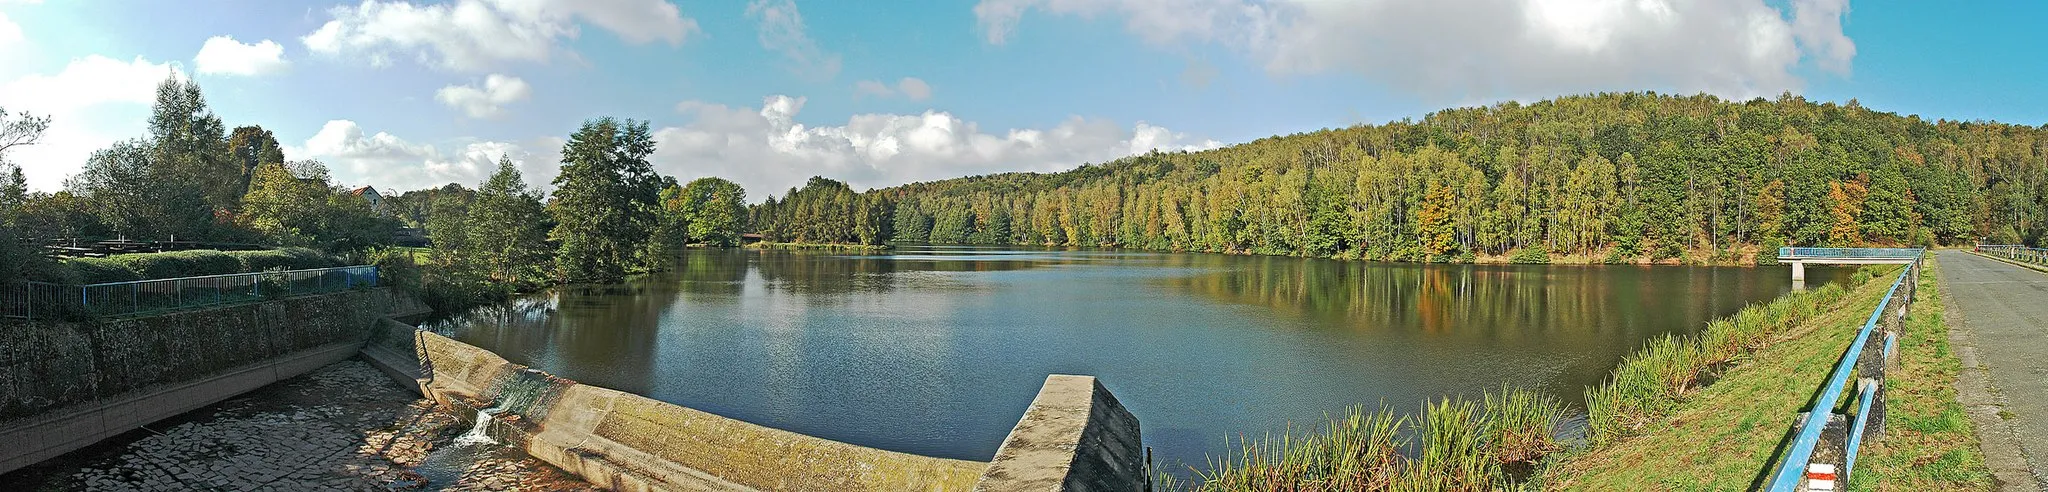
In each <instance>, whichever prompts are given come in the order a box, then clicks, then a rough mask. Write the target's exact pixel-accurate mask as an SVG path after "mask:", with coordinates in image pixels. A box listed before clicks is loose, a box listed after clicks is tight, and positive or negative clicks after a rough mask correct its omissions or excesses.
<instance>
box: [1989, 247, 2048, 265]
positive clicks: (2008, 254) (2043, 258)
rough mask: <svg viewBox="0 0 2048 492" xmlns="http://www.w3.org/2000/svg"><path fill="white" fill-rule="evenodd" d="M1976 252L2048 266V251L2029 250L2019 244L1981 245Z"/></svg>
mask: <svg viewBox="0 0 2048 492" xmlns="http://www.w3.org/2000/svg"><path fill="white" fill-rule="evenodd" d="M1976 251H1977V252H1978V253H1984V254H1987V255H1992V256H1997V257H2000V258H2005V259H2008V260H2012V261H2017V262H2022V263H2033V264H2036V265H2048V249H2041V248H2029V247H2026V246H2020V245H2017V244H1979V245H1977V249H1976Z"/></svg>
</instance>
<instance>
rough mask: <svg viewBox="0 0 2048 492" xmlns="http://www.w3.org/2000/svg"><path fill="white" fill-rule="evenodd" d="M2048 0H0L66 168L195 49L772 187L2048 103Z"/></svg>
mask: <svg viewBox="0 0 2048 492" xmlns="http://www.w3.org/2000/svg"><path fill="white" fill-rule="evenodd" d="M2044 14H2048V7H2044V6H2043V5H2042V4H2041V3H2038V2H2010V3H1998V2H1974V3H1965V4H1947V3H1931V2H1887V3H1859V4H1854V5H1850V4H1848V3H1847V2H1846V1H1845V0H1792V1H1776V0H1774V1H1768V2H1767V1H1762V0H1699V1H1683V0H1550V1H1536V0H1446V1H1431V2H1397V1H1391V0H1361V1H1355V2H1334V1H1312V0H1272V1H1265V0H982V1H979V2H974V1H957V2H951V1H902V2H881V3H875V2H807V1H790V0H773V1H771V0H753V1H747V2H740V1H675V2H667V1H663V0H603V1H597V0H588V1H580V2H578V1H565V0H454V1H428V0H388V1H387V0H368V1H358V2H277V1H254V0H248V1H244V0H204V1H195V2H144V1H136V2H115V1H97V0H78V1H71V0H43V1H24V0H0V107H5V108H6V109H8V110H11V111H16V112H19V111H29V112H31V113H35V114H44V115H50V116H52V117H54V118H55V123H54V124H53V128H52V130H51V132H50V135H49V136H48V138H46V140H45V142H44V143H43V144H41V145H37V146H34V147H29V148H26V149H23V150H19V151H16V152H13V153H11V155H8V156H5V157H6V159H8V160H9V161H12V162H15V163H18V164H20V165H22V166H23V167H24V169H26V170H27V172H28V175H29V180H30V182H31V184H32V186H34V187H35V188H38V189H42V190H55V189H58V188H59V187H61V182H62V180H63V178H64V176H66V175H69V174H71V173H73V172H76V170H77V169H78V168H79V166H80V165H82V164H83V162H84V161H85V159H86V158H87V156H89V155H90V153H91V152H92V151H93V150H94V149H98V148H102V147H105V146H106V145H107V144H109V143H111V142H113V141H115V140H117V139H123V138H132V137H138V136H141V135H142V133H143V119H144V118H145V117H146V114H147V110H148V101H149V98H150V97H151V96H152V88H153V86H154V85H155V84H156V83H157V82H158V81H161V80H162V79H163V78H164V77H165V76H168V75H169V74H171V73H173V72H174V71H175V72H176V73H178V74H180V75H179V76H181V77H192V78H195V79H196V80H198V81H199V82H200V84H201V85H202V86H203V87H204V88H205V90H206V93H207V96H208V98H209V102H210V103H211V104H212V107H213V109H214V110H215V111H216V112H217V113H218V114H219V115H220V116H221V117H222V118H223V119H224V120H225V121H226V122H227V123H228V124H229V125H230V126H239V125H250V124H255V125H261V126H263V127H264V128H267V129H270V130H272V131H273V132H275V133H276V135H277V137H278V139H279V140H280V141H282V142H283V143H284V144H285V145H286V147H287V148H286V150H287V154H288V156H287V157H288V158H290V159H319V160H321V161H323V162H326V163H327V164H328V165H329V166H330V167H331V168H333V170H334V175H335V176H336V178H337V179H338V180H340V181H343V182H346V183H348V184H354V185H362V184H368V185H375V186H377V187H379V188H380V189H383V190H386V191H387V192H388V191H398V190H407V189H416V188H421V187H427V186H436V185H439V184H444V183H448V182H460V183H464V184H466V185H474V184H475V183H477V182H478V181H481V180H482V178H483V177H484V175H485V174H487V173H488V171H489V170H490V169H491V167H492V163H493V162H494V161H495V160H496V159H497V157H498V156H499V155H507V156H510V157H511V158H513V159H514V160H515V161H518V162H519V163H520V166H521V167H522V169H525V170H526V171H527V173H528V180H529V181H530V182H533V183H534V184H536V185H544V184H545V183H546V182H547V180H548V179H550V178H551V177H552V176H553V175H554V169H555V168H556V167H557V166H558V162H557V161H558V159H559V155H558V154H557V151H558V150H559V148H560V145H561V138H562V137H563V136H566V135H567V134H568V133H569V132H571V131H573V130H574V129H575V127H576V126H577V124H578V123H579V122H581V121H583V120H584V119H586V118H590V117H594V116H601V115H612V116H619V117H627V118H636V119H646V120H650V121H651V123H652V126H653V127H655V128H656V129H657V137H658V140H659V144H660V150H659V151H658V152H657V154H656V156H655V159H654V160H655V163H656V166H657V167H658V168H659V169H660V170H661V171H662V172H664V173H668V174H673V175H677V176H678V177H680V178H683V179H689V178H694V177H699V176H707V175H717V176H724V177H728V178H732V179H735V180H736V181H739V182H740V183H741V184H743V185H745V186H746V187H747V188H748V191H749V193H750V197H751V198H753V199H755V200H758V199H760V198H763V197H765V196H766V195H768V194H780V193H781V190H784V189H787V188H788V187H790V186H794V185H798V184H800V183H801V182H802V180H803V179H804V178H806V177H808V176H811V175H814V174H819V175H825V176H828V177H833V178H838V179H843V180H847V181H849V182H852V183H853V184H854V185H856V186H857V187H875V186H888V185H894V184H900V183H905V182H910V181H919V180H931V179H942V178H947V177H954V176H962V175H969V174H980V173H987V172H999V171H1012V170H1023V171H1051V170H1059V169H1066V168H1071V167H1073V166H1076V165H1079V164H1081V163H1084V162H1100V161H1104V160H1109V159H1114V158H1117V157H1120V156H1124V155H1130V154H1132V153H1138V152H1144V151H1147V150H1150V149H1155V148H1156V149H1166V150H1177V149H1200V148H1208V147H1213V146H1217V145H1227V144H1230V143H1238V142H1245V141H1249V140H1253V139H1257V138H1261V137H1265V136H1270V135H1276V134H1287V133H1294V132H1300V131H1309V130H1315V129H1319V128H1325V127H1340V126H1346V125H1351V124H1357V123H1373V122H1384V121H1388V120H1395V119H1400V118H1404V117H1413V116H1419V115H1421V114H1424V113H1427V112H1428V111H1431V110H1434V109H1439V108H1443V107H1448V106H1456V105H1471V104H1487V103H1492V102H1496V101H1500V100H1504V99H1519V100H1525V101H1527V100H1536V99H1542V98H1546V97H1550V96H1555V95H1559V94H1571V93H1583V92H1589V91H1601V90H1657V91H1660V92H1682V93H1691V92H1708V93H1712V94H1717V95H1722V96H1727V97H1748V96H1755V95H1775V94H1777V93H1779V92H1781V91H1792V92H1795V93H1802V94H1806V95H1807V96H1809V97H1812V98H1817V99H1825V100H1837V101H1841V100H1847V99H1850V98H1855V99H1858V100H1859V101H1860V102H1861V103H1862V104H1863V105H1865V106H1867V107H1871V108H1875V109H1879V110H1885V111H1895V112H1899V113H1902V114H1920V115H1923V116H1925V117H1929V118H1949V119H1966V120H1967V119H1994V120H1999V121H2006V122H2014V123H2023V124H2029V125H2038V124H2042V123H2043V122H2044V121H2048V96H2043V95H2042V94H2041V92H2040V91H2038V90H2035V87H2036V86H2037V85H2038V81H2039V80H2042V76H2043V75H2044V71H2048V63H2044V62H2048V60H2044V59H2043V58H2044V56H2048V55H2044V54H2043V53H2044V51H2043V50H2042V49H2041V48H2042V47H2044V46H2048V42H2044V41H2048V40H2044V39H2043V38H2044V34H2042V33H2041V30H2039V29H2034V28H2033V26H2030V25H2029V23H2030V21H2031V20H2034V19H2041V18H2048V16H2044Z"/></svg>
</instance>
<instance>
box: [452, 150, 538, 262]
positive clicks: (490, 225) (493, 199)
mask: <svg viewBox="0 0 2048 492" xmlns="http://www.w3.org/2000/svg"><path fill="white" fill-rule="evenodd" d="M547 220H548V217H547V210H546V209H545V208H544V207H543V206H542V205H541V201H540V193H537V192H534V191H533V190H531V189H528V188H527V186H526V181H525V178H523V177H521V176H520V174H519V168H517V167H514V166H513V165H512V160H511V159H510V158H509V157H505V156H499V157H498V172H496V173H492V174H491V178H490V179H489V180H487V181H484V184H483V186H481V187H478V188H477V190H476V200H475V201H473V202H472V203H471V204H470V206H469V221H468V228H469V245H470V246H471V247H472V248H473V249H475V251H476V252H477V256H478V257H479V258H480V259H481V260H482V263H483V267H484V269H485V270H486V271H487V272H489V274H490V276H491V278H493V279H497V280H501V281H534V282H538V281H543V280H546V278H547V276H546V272H547V271H548V270H551V269H552V268H553V265H552V264H551V263H550V261H549V260H550V258H549V256H550V255H551V254H553V252H552V251H549V250H548V243H547V234H548V230H547V224H546V223H547Z"/></svg>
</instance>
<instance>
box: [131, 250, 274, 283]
mask: <svg viewBox="0 0 2048 492" xmlns="http://www.w3.org/2000/svg"><path fill="white" fill-rule="evenodd" d="M107 259H108V260H112V261H114V262H116V263H118V264H121V265H123V266H126V267H128V269H129V270H132V271H134V272H135V274H137V275H141V276H142V278H147V279H156V278H178V277H198V276H202V275H221V274H228V273H241V272H242V260H238V259H235V257H233V256H228V254H227V253H223V252H220V251H215V250H210V249H196V250H191V251H173V252H169V253H143V254H131V255H114V256H109V257H107Z"/></svg>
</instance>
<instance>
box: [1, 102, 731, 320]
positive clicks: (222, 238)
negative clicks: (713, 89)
mask: <svg viewBox="0 0 2048 492" xmlns="http://www.w3.org/2000/svg"><path fill="white" fill-rule="evenodd" d="M49 125H50V120H49V118H48V117H38V116H34V115H28V114H16V113H9V112H7V111H6V110H5V109H4V108H0V248H4V249H5V251H0V253H5V254H0V281H7V280H12V279H17V278H31V279H36V280H46V281H48V280H59V281H61V280H62V278H61V275H60V274H59V273H60V272H61V270H62V269H61V268H49V267H53V266H56V264H55V263H54V262H47V261H41V260H40V256H41V255H38V254H35V252H34V250H33V248H35V247H38V246H39V245H40V244H47V243H53V242H69V241H96V240H103V239H116V238H122V239H130V240H143V241H163V240H178V241H201V242H215V243H243V244H259V245H266V246H280V247H282V246H304V247H313V248H317V249H320V250H324V251H326V252H331V253H335V254H339V255H343V256H345V257H349V258H352V259H355V260H358V261H369V262H375V263H379V264H383V265H387V266H390V267H392V270H394V271H404V272H408V273H409V274H411V275H413V276H414V277H417V278H416V279H414V280H412V281H415V282H424V283H427V284H432V285H427V286H426V287H430V288H429V289H427V290H436V289H439V290H448V291H452V293H450V294H448V297H449V298H452V299H455V302H451V303H449V304H460V303H462V302H467V301H472V300H475V299H482V298H489V297H493V296H496V295H502V294H505V293H509V291H510V289H515V288H519V287H533V286H539V285H544V284H550V283H562V282H611V281H618V280H620V279H623V278H624V277H625V276H626V275H629V274H632V273H636V272H642V271H651V270H659V269H664V268H668V266H669V263H671V262H672V258H673V256H674V255H673V254H672V253H673V251H674V250H675V249H677V248H681V247H683V246H685V245H688V244H705V245H710V246H721V247H724V246H735V245H738V244H739V242H740V235H741V231H742V228H743V227H744V226H745V225H746V224H747V222H748V216H747V214H748V211H747V208H746V192H745V191H744V190H742V189H741V188H740V186H739V185H737V184H734V183H732V182H730V181H727V180H724V179H719V178H702V179H698V180H695V181H691V182H689V183H687V184H680V183H677V181H676V180H675V178H673V177H668V176H662V175H660V174H658V173H656V172H655V171H654V169H653V167H652V165H651V164H650V163H649V162H648V160H647V158H648V156H650V155H652V154H653V153H654V150H655V143H654V140H653V138H652V134H651V133H650V132H649V130H648V126H647V123H646V122H644V121H633V120H619V119H615V118H609V117H607V118H597V119H593V120H590V121H586V122H584V123H583V124H582V126H581V127H580V128H578V129H577V130H576V132H575V133H573V134H571V135H570V136H569V138H568V141H567V143H566V144H564V145H563V148H562V161H561V163H562V168H561V169H562V171H561V173H560V174H559V175H558V176H557V177H556V178H555V179H554V180H553V182H552V183H551V184H552V187H553V190H552V191H551V192H547V193H543V192H541V191H540V190H536V189H533V188H530V187H528V186H527V185H526V184H525V181H524V177H523V176H521V174H520V172H519V170H518V168H517V167H516V166H514V165H513V163H512V162H511V160H510V159H509V158H507V157H503V156H501V157H500V160H499V163H498V169H497V171H496V172H495V173H494V174H492V175H491V176H490V178H489V179H487V180H485V181H484V182H483V183H480V184H479V185H478V186H477V188H476V189H474V190H472V189H469V188H466V187H464V186H462V185H460V184H453V183H451V184H449V185H446V186H442V187H438V188H431V189H427V190H416V191H411V192H406V193H404V194H401V195H398V196H395V197H392V198H391V199H390V200H389V201H388V203H386V204H385V206H383V207H373V206H372V205H371V201H370V199H371V198H381V197H371V196H365V195H366V194H367V193H369V191H368V188H356V189H349V188H346V187H343V186H341V185H339V184H338V183H336V182H335V181H334V179H333V178H332V177H331V176H330V175H329V172H328V170H327V167H326V166H325V165H324V164H322V163H320V162H319V161H316V160H299V161H286V160H285V156H284V153H283V151H282V149H281V147H280V146H279V144H278V142H277V140H276V138H274V136H273V135H272V134H271V132H270V131H268V130H264V129H263V128H262V127H260V126H253V125H252V126H243V127H237V128H235V129H233V130H232V131H229V130H228V129H227V126H226V125H225V124H223V123H222V121H221V119H220V118H219V117H218V116H215V115H214V114H213V113H212V111H211V110H209V109H207V105H206V100H205V97H204V95H203V94H202V92H201V90H200V88H199V86H198V85H197V84H196V83H194V82H192V81H189V80H179V79H178V78H176V77H171V78H167V79H166V80H165V81H164V82H163V83H162V84H160V85H159V86H158V90H157V98H156V101H155V104H154V105H153V106H152V111H151V116H150V120H149V130H150V132H149V134H148V135H145V136H142V137H139V138H135V139H130V140H125V141H121V142H117V143H115V144H114V145H112V146H110V147H108V148H106V149H102V150H100V151H97V152H95V153H93V155H92V157H91V158H90V159H88V160H87V162H86V163H85V166H84V167H83V169H82V170H81V171H80V172H79V173H78V174H76V175H73V176H71V177H69V178H68V179H66V180H65V181H64V187H63V189H62V190H60V191H56V192H34V193H31V192H29V191H28V190H27V186H26V180H25V179H24V177H23V175H22V170H21V168H20V166H18V165H15V164H13V163H11V162H10V161H8V160H7V159H6V155H7V154H6V153H7V152H8V151H9V150H12V149H15V148H18V147H21V146H25V145H34V144H36V143H37V142H38V141H39V140H40V139H41V138H42V135H43V134H44V133H45V132H46V131H47V130H48V128H49ZM380 208H381V209H380ZM406 226H410V227H419V228H423V229H425V230H426V232H427V235H428V237H429V238H430V239H431V240H432V242H433V243H434V247H433V248H431V249H429V250H426V251H424V252H421V251H415V250H408V249H398V248H391V247H390V246H391V244H392V242H393V237H394V232H395V231H396V230H397V229H398V228H400V227H406ZM430 300H431V299H430Z"/></svg>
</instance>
